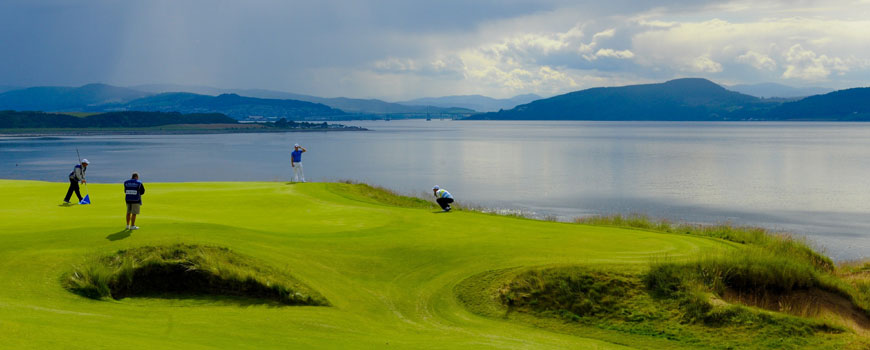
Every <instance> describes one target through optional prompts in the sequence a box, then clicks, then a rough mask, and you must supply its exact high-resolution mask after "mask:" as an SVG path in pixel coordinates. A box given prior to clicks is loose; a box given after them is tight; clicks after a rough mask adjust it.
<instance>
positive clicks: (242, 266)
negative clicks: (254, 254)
mask: <svg viewBox="0 0 870 350" xmlns="http://www.w3.org/2000/svg"><path fill="white" fill-rule="evenodd" d="M63 283H64V286H65V287H66V288H67V289H69V290H70V291H72V292H74V293H76V294H79V295H82V296H85V297H88V298H93V299H101V298H113V299H122V298H126V297H136V296H158V297H172V296H195V295H226V296H237V297H245V298H253V299H262V300H264V301H272V302H276V303H279V304H284V305H328V303H327V301H326V300H325V299H324V298H323V297H322V296H320V295H319V294H318V293H316V292H314V291H313V290H311V289H310V288H308V287H307V286H305V285H303V284H302V283H300V282H299V281H296V280H295V279H294V278H293V277H291V276H290V275H288V274H286V273H281V272H279V271H276V270H275V269H271V268H268V267H266V266H263V265H262V264H261V263H259V262H257V261H254V260H253V259H250V258H247V257H244V256H241V255H238V254H235V253H233V252H232V251H230V250H229V249H226V248H219V247H209V246H197V245H187V244H176V245H171V246H158V247H153V246H146V247H140V248H134V249H128V250H119V251H118V252H116V253H114V254H111V255H107V256H101V257H97V258H93V259H91V260H89V261H87V262H85V263H83V264H81V265H78V266H75V267H74V268H73V271H72V272H70V273H68V274H67V275H66V276H64V278H63Z"/></svg>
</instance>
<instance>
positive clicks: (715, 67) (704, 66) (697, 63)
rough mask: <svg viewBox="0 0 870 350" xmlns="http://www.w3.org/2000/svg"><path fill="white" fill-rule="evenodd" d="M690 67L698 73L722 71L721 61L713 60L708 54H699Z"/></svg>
mask: <svg viewBox="0 0 870 350" xmlns="http://www.w3.org/2000/svg"><path fill="white" fill-rule="evenodd" d="M688 69H689V70H690V71H692V72H696V73H719V72H721V71H722V65H721V64H720V63H719V62H716V61H713V60H712V59H710V57H707V56H698V57H695V59H694V60H692V63H691V65H690V66H689V67H688Z"/></svg>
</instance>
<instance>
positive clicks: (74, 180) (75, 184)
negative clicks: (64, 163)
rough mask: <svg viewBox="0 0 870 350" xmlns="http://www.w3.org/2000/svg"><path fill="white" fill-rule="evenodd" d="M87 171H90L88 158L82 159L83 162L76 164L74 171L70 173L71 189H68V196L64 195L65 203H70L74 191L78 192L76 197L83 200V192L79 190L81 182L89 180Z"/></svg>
mask: <svg viewBox="0 0 870 350" xmlns="http://www.w3.org/2000/svg"><path fill="white" fill-rule="evenodd" d="M86 171H88V160H87V159H82V163H81V164H76V166H75V167H74V168H73V171H72V172H71V173H69V189H67V190H66V197H63V204H69V200H70V198H72V194H73V192H75V193H76V197H79V202H81V201H82V199H83V198H82V193H81V192H79V182H81V183H85V182H87V180H85V172H86Z"/></svg>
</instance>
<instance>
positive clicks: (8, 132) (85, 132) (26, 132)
mask: <svg viewBox="0 0 870 350" xmlns="http://www.w3.org/2000/svg"><path fill="white" fill-rule="evenodd" d="M334 131H341V132H347V131H369V129H366V128H361V127H356V126H347V127H341V128H308V129H265V128H226V129H206V128H203V129H184V128H146V129H139V128H123V129H93V130H89V129H46V130H40V129H20V130H18V129H0V137H42V136H104V135H211V134H267V133H268V134H274V133H285V132H334Z"/></svg>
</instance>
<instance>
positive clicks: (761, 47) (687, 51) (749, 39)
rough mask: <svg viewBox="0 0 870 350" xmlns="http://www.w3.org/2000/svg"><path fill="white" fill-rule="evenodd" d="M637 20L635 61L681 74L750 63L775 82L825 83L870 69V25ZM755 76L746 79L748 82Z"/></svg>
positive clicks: (832, 21)
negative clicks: (868, 38) (868, 37)
mask: <svg viewBox="0 0 870 350" xmlns="http://www.w3.org/2000/svg"><path fill="white" fill-rule="evenodd" d="M644 21H645V22H638V26H640V29H639V30H638V33H637V34H635V35H634V37H633V38H632V47H631V50H632V52H633V53H634V54H635V56H636V58H635V61H636V62H638V63H639V64H641V65H644V66H647V67H652V68H668V69H671V70H675V71H680V72H694V73H710V74H715V73H721V72H726V71H727V70H728V69H729V68H728V67H729V65H731V64H746V65H750V66H752V67H754V68H756V69H757V70H760V71H763V72H770V73H769V74H771V76H770V78H772V79H775V78H776V77H781V78H786V79H803V80H824V79H828V78H831V77H832V76H833V75H834V73H836V74H837V75H840V74H844V73H845V72H849V71H854V70H857V69H866V68H868V67H870V65H868V61H870V46H867V45H859V44H857V43H864V42H866V33H867V32H868V30H870V29H868V28H870V21H868V20H865V19H863V18H861V19H824V18H803V17H787V18H759V19H758V20H754V21H744V22H731V21H726V20H722V19H710V20H706V21H702V22H679V23H675V24H673V25H671V26H661V25H653V26H649V27H643V25H644V24H646V23H649V21H648V20H646V19H645V20H644ZM755 78H756V77H752V76H745V77H744V79H750V80H752V79H755Z"/></svg>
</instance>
